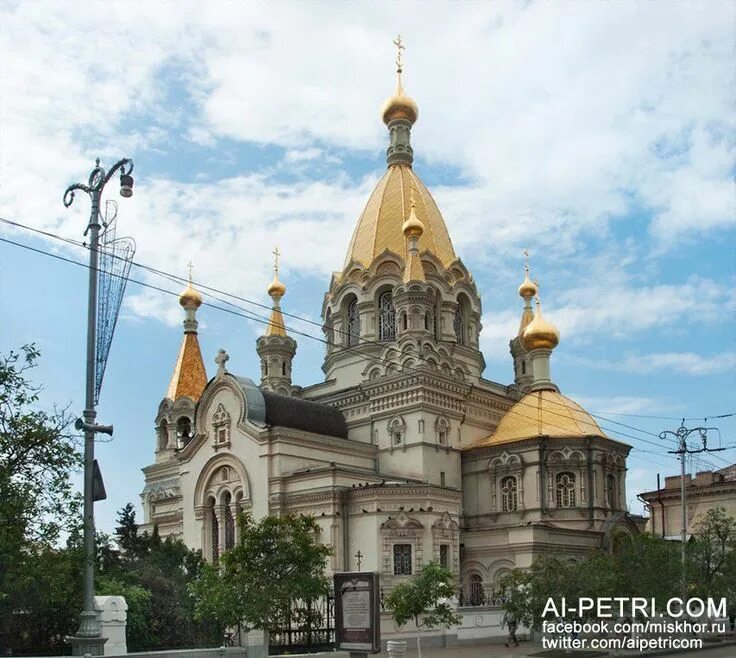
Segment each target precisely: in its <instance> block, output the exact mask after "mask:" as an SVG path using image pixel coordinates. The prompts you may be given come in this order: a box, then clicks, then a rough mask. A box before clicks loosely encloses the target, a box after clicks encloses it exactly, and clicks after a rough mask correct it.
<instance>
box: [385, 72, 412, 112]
mask: <svg viewBox="0 0 736 658" xmlns="http://www.w3.org/2000/svg"><path fill="white" fill-rule="evenodd" d="M381 116H382V117H383V122H384V123H385V124H386V125H388V124H389V123H390V122H391V121H393V120H394V119H406V120H407V121H409V123H411V124H412V125H413V124H414V123H416V121H417V118H418V117H419V108H418V107H417V104H416V102H414V99H413V98H410V97H409V96H407V95H406V94H405V93H404V88H403V87H402V86H401V72H400V71H399V73H398V80H397V82H396V91H395V92H394V93H393V95H392V96H389V97H388V98H387V99H386V100H385V101H384V103H383V107H382V108H381Z"/></svg>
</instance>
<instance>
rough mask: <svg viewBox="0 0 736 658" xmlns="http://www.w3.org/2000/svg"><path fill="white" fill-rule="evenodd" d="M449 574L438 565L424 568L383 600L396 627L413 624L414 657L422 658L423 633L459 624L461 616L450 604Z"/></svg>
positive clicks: (435, 563)
mask: <svg viewBox="0 0 736 658" xmlns="http://www.w3.org/2000/svg"><path fill="white" fill-rule="evenodd" d="M452 581H453V579H452V573H450V571H449V570H448V569H445V568H444V567H441V566H440V565H439V564H438V563H437V562H430V563H429V564H426V565H425V566H424V567H423V568H422V570H421V571H420V572H419V573H418V574H416V575H415V576H413V577H412V578H410V579H409V580H407V581H405V582H403V583H399V584H398V585H397V586H396V587H394V588H393V590H391V593H390V594H389V595H388V596H387V597H386V606H387V607H388V608H389V610H390V611H391V616H392V617H393V619H394V621H395V622H396V623H397V624H398V625H399V626H404V625H405V624H407V623H408V622H410V621H413V622H414V625H415V627H416V632H417V655H418V656H419V658H422V642H421V632H422V629H425V630H431V629H433V628H439V627H440V626H444V627H446V628H450V627H451V626H456V625H457V624H459V623H460V620H461V618H460V615H458V614H457V613H456V612H455V607H454V604H453V603H452V602H451V599H452V597H454V596H455V586H454V585H453V582H452Z"/></svg>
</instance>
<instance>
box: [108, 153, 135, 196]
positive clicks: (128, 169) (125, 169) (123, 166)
mask: <svg viewBox="0 0 736 658" xmlns="http://www.w3.org/2000/svg"><path fill="white" fill-rule="evenodd" d="M118 169H119V170H120V173H121V175H123V176H126V175H129V174H131V173H132V171H133V161H132V160H131V159H130V158H123V159H122V160H118V161H117V162H116V163H115V164H114V165H113V166H112V167H111V168H110V171H108V172H107V175H106V176H105V178H104V179H103V180H102V184H101V185H100V189H102V188H103V187H105V185H107V181H109V180H110V179H111V178H112V175H113V174H114V173H115V172H116V171H118Z"/></svg>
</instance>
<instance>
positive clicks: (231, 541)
mask: <svg viewBox="0 0 736 658" xmlns="http://www.w3.org/2000/svg"><path fill="white" fill-rule="evenodd" d="M231 502H232V497H231V496H230V494H229V493H228V494H225V550H228V549H230V548H232V547H233V546H235V518H234V517H233V512H232V509H230V503H231Z"/></svg>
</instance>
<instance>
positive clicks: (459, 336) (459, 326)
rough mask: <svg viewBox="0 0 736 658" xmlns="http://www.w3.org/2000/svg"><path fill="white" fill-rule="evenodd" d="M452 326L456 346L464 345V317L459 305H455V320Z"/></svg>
mask: <svg viewBox="0 0 736 658" xmlns="http://www.w3.org/2000/svg"><path fill="white" fill-rule="evenodd" d="M452 326H453V327H454V329H455V340H456V341H457V344H458V345H465V316H464V314H463V307H462V305H461V304H458V305H457V309H456V310H455V319H454V320H453V323H452Z"/></svg>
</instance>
